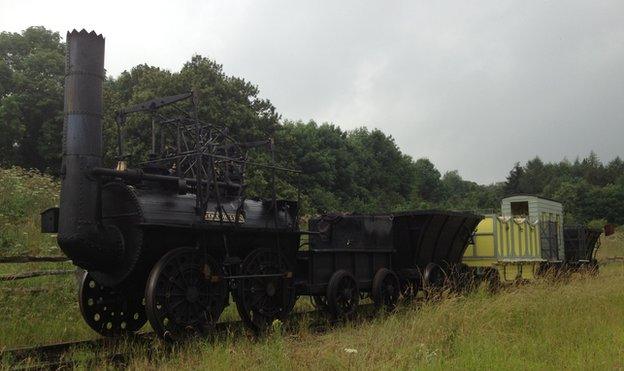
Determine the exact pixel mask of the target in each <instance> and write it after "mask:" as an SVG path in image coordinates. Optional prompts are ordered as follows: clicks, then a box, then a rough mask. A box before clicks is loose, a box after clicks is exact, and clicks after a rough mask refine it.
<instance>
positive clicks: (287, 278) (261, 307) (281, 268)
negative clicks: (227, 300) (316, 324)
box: [234, 248, 296, 334]
mask: <svg viewBox="0 0 624 371" xmlns="http://www.w3.org/2000/svg"><path fill="white" fill-rule="evenodd" d="M240 274H241V275H243V276H247V277H245V278H242V279H240V280H239V282H238V288H237V290H236V295H235V298H234V299H235V300H236V309H237V310H238V314H239V315H240V317H241V319H242V320H243V322H244V323H245V324H246V325H247V326H248V327H249V328H250V329H251V330H252V331H254V332H255V333H256V334H259V333H261V332H263V331H264V330H265V329H266V328H267V327H268V325H270V324H271V323H272V322H273V321H274V320H276V319H279V320H284V319H286V317H287V316H288V314H290V312H291V311H292V309H293V307H294V305H295V301H296V295H295V288H294V285H293V282H292V271H291V269H290V265H289V264H288V262H287V261H286V258H285V257H284V255H283V254H281V253H279V252H277V251H275V250H272V249H267V248H260V249H256V250H254V251H252V252H251V253H250V254H249V255H247V257H246V258H245V259H244V260H243V262H242V264H241V272H240Z"/></svg>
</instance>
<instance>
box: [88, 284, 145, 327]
mask: <svg viewBox="0 0 624 371" xmlns="http://www.w3.org/2000/svg"><path fill="white" fill-rule="evenodd" d="M78 295H79V304H80V313H81V314H82V317H83V318H84V320H85V322H86V323H87V325H89V327H91V328H92V329H93V330H95V331H96V332H97V333H98V334H100V335H102V336H120V335H129V334H132V333H134V332H135V331H138V330H139V329H140V328H141V327H143V325H144V324H145V322H146V318H145V305H144V300H143V292H142V290H141V289H140V288H136V287H132V286H131V285H120V287H113V288H109V287H105V286H102V285H100V284H99V283H97V282H96V281H95V280H94V279H93V277H91V275H90V274H89V273H88V272H84V274H83V276H82V280H81V284H80V290H79V293H78Z"/></svg>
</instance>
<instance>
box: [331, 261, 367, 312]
mask: <svg viewBox="0 0 624 371" xmlns="http://www.w3.org/2000/svg"><path fill="white" fill-rule="evenodd" d="M359 302H360V290H359V288H358V285H357V282H356V281H355V278H353V276H352V275H351V273H349V272H347V271H346V270H344V269H341V270H339V271H336V272H335V273H334V274H333V275H332V277H331V279H330V280H329V285H328V286H327V306H328V309H329V311H330V313H331V314H332V315H333V316H334V317H335V318H340V319H347V318H350V317H352V316H353V315H354V314H355V312H356V311H357V306H358V303H359Z"/></svg>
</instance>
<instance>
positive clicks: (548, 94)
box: [0, 0, 624, 183]
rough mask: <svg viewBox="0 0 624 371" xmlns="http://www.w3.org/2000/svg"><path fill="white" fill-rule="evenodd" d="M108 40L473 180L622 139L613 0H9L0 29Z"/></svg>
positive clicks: (606, 152)
mask: <svg viewBox="0 0 624 371" xmlns="http://www.w3.org/2000/svg"><path fill="white" fill-rule="evenodd" d="M31 25H43V26H45V27H47V28H50V29H53V30H56V31H59V32H61V34H62V35H63V36H64V35H65V32H66V31H67V30H70V29H73V28H77V29H80V28H86V29H88V30H96V31H97V32H98V33H102V34H104V36H105V37H106V47H107V50H106V53H107V55H106V68H107V70H108V73H109V74H112V75H118V74H119V73H120V72H122V71H123V70H125V69H130V68H131V67H132V66H135V65H137V64H140V63H148V64H150V65H154V66H159V67H163V68H167V69H170V70H172V71H176V70H179V69H180V67H181V66H182V64H183V63H184V62H185V61H187V60H188V59H190V57H191V56H192V55H193V54H202V55H204V56H208V57H211V58H213V59H215V60H217V61H218V62H219V63H221V64H223V65H224V70H225V72H226V73H228V74H231V75H235V76H239V77H244V78H245V79H247V80H249V81H251V82H253V83H254V84H257V85H258V86H259V87H260V91H261V95H262V97H264V98H268V99H270V100H271V101H272V102H273V104H274V105H275V106H276V107H277V109H278V111H279V112H280V113H281V114H282V116H283V118H288V119H302V120H308V119H314V120H316V121H318V122H325V121H327V122H332V123H335V124H337V125H339V126H340V127H342V128H343V129H352V128H356V127H359V126H367V127H369V128H373V127H377V128H379V129H382V130H383V131H384V132H386V133H388V134H391V135H392V136H393V137H394V138H395V140H396V142H397V144H398V145H399V147H400V148H401V149H402V150H403V151H404V152H405V153H407V154H409V155H411V156H412V157H414V158H419V157H428V158H429V159H430V160H431V161H432V162H433V163H434V164H435V165H436V166H437V167H438V168H439V169H440V170H441V171H442V172H444V171H447V170H453V169H457V170H459V173H460V174H461V175H462V176H463V177H464V178H466V179H470V180H475V181H478V182H480V183H489V182H493V181H499V180H504V178H505V176H506V175H507V173H508V171H509V170H510V168H511V167H512V166H513V164H514V162H516V161H522V162H524V161H526V160H528V159H530V158H532V157H534V156H536V155H538V156H540V157H541V158H542V159H543V160H545V161H558V160H560V159H562V158H563V157H567V158H568V159H570V160H573V159H574V158H575V157H576V156H581V157H583V156H586V155H587V154H588V153H589V151H590V150H592V149H593V150H594V151H596V153H597V154H598V156H599V157H600V158H601V159H602V160H603V161H607V160H610V159H612V158H614V157H615V156H617V155H619V156H623V157H624V150H623V148H624V147H623V146H622V143H623V141H624V1H621V0H614V1H589V0H588V1H503V0H494V1H454V2H450V1H429V2H422V1H404V2H400V1H377V2H372V1H370V2H369V1H309V2H298V1H171V0H169V1H142V2H139V1H123V2H122V1H98V2H91V1H85V0H82V1H28V0H20V1H8V0H0V30H6V31H16V32H19V31H21V30H23V29H24V28H26V27H28V26H31Z"/></svg>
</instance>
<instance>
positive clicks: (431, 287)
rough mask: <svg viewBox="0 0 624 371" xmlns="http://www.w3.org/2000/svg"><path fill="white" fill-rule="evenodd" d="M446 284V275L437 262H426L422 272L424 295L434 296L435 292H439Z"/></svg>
mask: <svg viewBox="0 0 624 371" xmlns="http://www.w3.org/2000/svg"><path fill="white" fill-rule="evenodd" d="M448 284H449V279H448V276H447V274H446V272H445V271H444V269H443V268H442V267H441V266H440V265H439V264H436V263H433V262H432V263H429V264H427V266H426V267H425V270H424V272H423V291H424V292H425V297H427V298H433V297H435V296H436V294H439V293H440V292H441V291H442V290H443V289H444V287H445V286H446V285H448Z"/></svg>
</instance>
